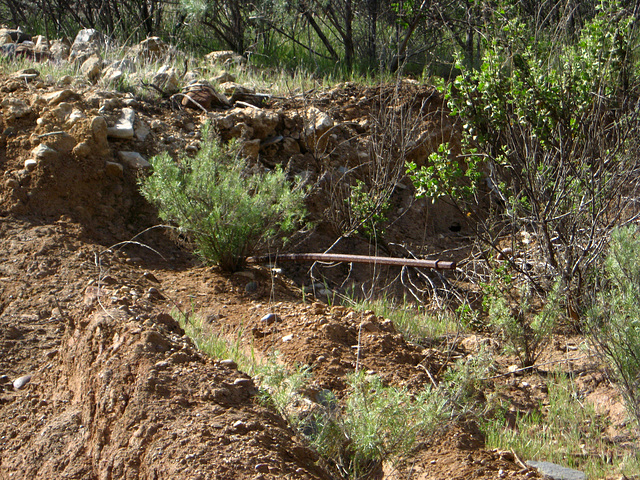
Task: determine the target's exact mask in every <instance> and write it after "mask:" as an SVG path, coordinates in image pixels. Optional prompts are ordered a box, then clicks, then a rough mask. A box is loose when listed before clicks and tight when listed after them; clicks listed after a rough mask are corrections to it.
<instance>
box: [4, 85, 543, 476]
mask: <svg viewBox="0 0 640 480" xmlns="http://www.w3.org/2000/svg"><path fill="white" fill-rule="evenodd" d="M411 88H412V89H413V90H411V91H412V92H414V93H415V90H421V89H422V93H423V94H424V95H426V94H427V93H428V91H431V90H430V89H426V88H424V87H420V86H415V85H414V86H412V87H411ZM63 90H64V88H63V87H58V86H55V85H49V84H46V83H42V84H39V85H34V84H29V83H26V82H24V81H17V80H15V79H10V78H0V103H2V105H3V110H2V113H3V116H2V120H1V122H0V123H1V125H0V127H1V131H2V137H1V141H0V172H1V173H2V182H1V183H0V379H1V386H0V418H2V420H1V421H0V478H7V479H8V478H12V479H20V478H24V479H30V478H37V477H40V478H55V477H59V478H77V479H116V478H117V479H120V478H127V479H136V478H141V479H142V478H144V479H152V478H157V479H160V478H184V479H209V478H211V479H244V478H264V479H266V478H274V479H275V478H291V479H312V478H314V479H324V478H327V479H328V478H339V475H340V472H339V471H338V470H337V469H336V468H335V466H332V465H327V464H325V463H324V462H323V461H322V460H321V459H320V458H319V456H318V454H317V453H316V452H315V451H313V450H312V449H310V448H309V447H308V446H306V445H305V443H304V441H303V439H301V438H300V436H299V435H298V434H296V432H295V431H294V430H293V429H292V428H291V427H290V426H289V425H287V423H286V421H285V420H284V418H283V417H282V416H281V415H279V414H278V413H277V412H276V411H275V409H273V408H272V407H270V406H265V405H264V404H263V403H262V402H261V401H260V399H259V395H258V390H257V388H256V385H255V384H254V382H253V380H252V379H251V378H249V377H248V376H247V375H246V374H244V373H242V372H240V371H238V370H237V368H236V367H235V365H234V364H232V363H230V362H226V361H222V359H210V358H206V357H205V356H203V355H202V354H201V353H200V352H198V351H197V349H196V348H195V347H194V345H193V344H192V342H191V341H190V340H189V339H188V338H187V337H186V336H185V335H184V332H183V331H182V330H181V328H180V327H179V326H178V324H177V323H176V321H175V319H174V318H172V317H171V314H172V312H173V313H175V311H176V308H179V309H182V310H183V311H187V312H193V313H197V314H200V315H204V316H206V318H208V319H209V322H210V324H211V325H212V327H213V328H214V329H219V331H221V332H222V331H224V332H227V333H232V334H235V333H237V332H239V331H241V332H243V335H244V336H243V338H244V340H245V341H246V345H247V347H248V348H252V349H254V351H255V352H256V354H257V355H262V356H265V357H266V356H268V355H270V354H272V353H273V352H274V351H276V350H277V351H278V352H280V353H281V358H282V361H283V362H285V363H287V364H289V365H294V364H303V365H308V366H310V367H311V368H312V370H313V381H312V384H311V386H310V388H309V391H308V392H305V395H306V396H307V398H308V400H309V401H310V402H315V401H317V398H315V395H316V394H317V393H318V392H320V391H321V390H323V389H331V390H333V391H334V392H335V393H336V395H337V396H338V397H339V396H340V395H341V394H342V392H343V389H344V387H345V383H344V381H345V376H346V375H347V374H348V373H349V372H352V371H353V370H354V369H355V368H356V366H357V367H358V368H363V369H367V370H371V371H374V372H376V373H378V374H379V375H380V376H381V377H382V378H383V379H384V380H385V381H387V382H389V383H390V384H393V385H397V386H406V387H408V388H409V389H417V388H420V387H422V386H424V385H426V384H429V382H430V381H432V380H431V379H430V377H431V378H433V379H437V378H438V377H439V375H440V374H441V372H442V368H443V366H444V364H445V362H446V359H444V358H441V356H440V355H439V354H438V353H437V352H436V351H433V350H430V349H425V348H422V347H419V346H415V345H412V344H410V343H408V342H406V341H405V339H404V338H403V337H402V336H401V335H400V334H398V333H397V332H396V330H395V328H394V326H393V324H392V323H390V322H389V321H388V320H385V319H383V318H378V317H376V316H375V315H374V314H372V313H366V314H361V313H355V312H352V311H350V310H349V309H346V308H342V307H333V308H330V307H328V306H327V305H325V304H322V303H320V302H316V301H315V300H313V299H310V298H306V297H305V298H304V301H303V293H302V291H301V290H300V289H299V288H298V287H297V286H296V285H295V284H294V283H293V282H291V281H290V280H289V279H288V278H287V276H286V275H282V276H279V277H277V278H275V279H274V277H273V276H272V275H271V272H270V271H269V270H268V269H265V268H262V267H253V268H251V269H249V270H248V271H246V272H242V273H241V274H235V275H222V274H220V273H219V272H217V271H216V270H215V269H212V268H204V267H201V266H200V265H199V264H198V262H197V261H196V260H195V259H193V258H192V257H191V256H190V255H189V254H188V253H186V252H184V251H182V250H181V249H179V248H178V247H176V246H175V245H174V243H172V242H171V240H170V239H169V237H168V236H166V235H165V234H164V233H161V232H158V231H151V232H148V233H145V234H143V235H142V236H140V237H136V242H140V244H142V243H144V244H145V245H147V246H148V247H151V248H153V250H154V251H152V250H150V249H149V248H144V247H142V246H140V244H138V243H135V244H133V243H128V244H119V245H116V244H117V243H118V242H123V241H127V240H130V239H131V238H132V237H133V236H134V235H136V234H137V233H139V232H141V231H142V230H144V229H145V228H147V227H149V226H152V225H155V224H157V223H158V220H157V219H156V218H155V217H154V213H153V210H152V209H151V208H150V207H149V206H148V205H147V204H146V203H145V202H144V201H143V199H142V198H141V197H140V196H139V195H138V194H137V192H136V177H137V175H138V174H139V172H138V171H137V170H136V169H135V168H133V167H131V166H129V165H127V164H125V163H123V162H122V161H121V160H120V159H119V157H118V152H120V151H137V152H140V153H142V154H143V155H145V156H148V155H152V154H154V153H157V152H158V151H160V150H162V149H165V148H170V149H171V148H172V149H174V150H175V149H179V148H184V146H185V145H186V144H187V143H188V142H189V141H191V140H192V139H193V137H194V134H193V133H194V130H195V128H196V126H197V125H198V124H199V123H200V122H201V121H202V118H201V117H200V116H198V115H197V114H194V113H193V112H188V111H176V110H175V108H174V107H172V106H170V105H153V104H151V103H150V102H145V101H144V100H139V99H132V98H129V97H123V96H117V95H114V94H111V93H105V92H97V91H95V89H93V88H92V87H88V86H85V87H82V86H78V87H76V88H75V89H74V90H73V91H72V92H71V94H70V95H67V97H66V99H65V101H61V102H57V103H56V102H52V100H51V99H52V98H55V95H56V94H58V93H59V92H61V91H63ZM371 94H372V92H367V91H359V90H357V89H356V88H355V87H353V86H348V87H346V88H345V89H343V90H340V91H336V92H333V93H332V94H331V95H333V96H334V97H335V98H338V97H340V98H344V99H345V100H344V101H343V103H341V104H339V103H336V102H334V100H335V98H333V97H328V98H325V99H324V100H323V101H325V102H327V103H330V104H332V105H334V107H333V108H337V109H338V110H339V111H344V115H345V118H346V117H347V114H348V112H353V111H355V110H357V108H362V106H361V105H360V106H358V105H356V100H357V99H358V98H361V97H367V96H368V95H371ZM106 100H109V101H111V100H113V101H112V102H111V103H109V105H111V107H109V108H112V110H109V108H107V109H106V110H107V113H98V110H99V109H100V108H102V107H104V106H105V101H106ZM332 102H333V103H332ZM294 103H295V102H294ZM61 104H65V105H63V106H62V107H61V106H60V105H61ZM292 105H293V106H292V107H290V108H292V109H293V110H291V111H294V110H295V109H297V108H299V107H297V106H295V105H294V104H293V103H292ZM318 105H319V106H322V105H323V104H322V102H320V103H319V104H318ZM335 105H337V106H335ZM69 107H70V108H69ZM127 107H130V108H133V109H134V110H135V111H136V112H137V115H138V123H137V125H140V124H142V123H144V124H146V125H148V126H149V127H150V130H151V133H150V134H149V135H147V136H146V137H145V138H144V139H141V138H138V137H135V138H131V139H126V140H118V139H114V138H108V137H107V136H106V135H105V134H104V132H103V130H104V126H103V125H102V124H101V123H100V121H98V122H97V121H96V120H95V118H96V117H99V116H104V118H105V122H106V123H109V124H112V123H113V122H114V121H115V120H117V119H118V118H119V117H120V114H121V112H122V110H123V109H124V108H127ZM273 108H278V109H283V108H284V109H286V108H289V107H287V106H286V105H274V106H273ZM76 109H77V110H78V111H80V112H81V113H82V114H83V115H84V117H81V118H80V119H79V120H77V121H76V123H73V125H71V124H70V123H69V115H68V114H67V113H65V112H68V111H74V110H76ZM278 111H279V112H282V110H278ZM284 112H285V113H286V112H288V110H284ZM362 115H364V113H362ZM334 116H335V117H336V118H337V117H338V115H337V114H334ZM351 118H352V119H353V118H355V117H354V114H352V117H351ZM96 122H97V123H100V124H99V125H98V124H97V123H96ZM140 122H142V123H140ZM154 122H156V123H154ZM158 122H160V123H158ZM70 125H71V126H70ZM152 125H155V127H152ZM59 132H67V133H68V135H69V136H71V137H72V138H71V139H69V138H68V137H67V136H65V135H62V134H60V133H59ZM169 137H171V139H169V140H168V138H169ZM338 140H339V139H337V140H336V139H334V141H338ZM65 142H66V143H65ZM40 145H45V146H47V147H49V148H51V149H52V150H53V153H51V152H48V151H47V152H44V153H42V154H40V153H38V154H34V148H37V147H38V146H40ZM78 145H83V146H81V147H80V148H79V147H78ZM280 153H282V152H280ZM38 155H40V156H38ZM264 155H267V153H265V154H264ZM34 158H35V159H36V160H37V161H36V164H35V165H33V164H29V165H27V164H25V161H26V160H30V159H34ZM269 158H271V157H269ZM273 158H277V155H274V156H273ZM116 163H117V164H119V165H120V167H118V166H117V165H115V164H116ZM318 211H321V209H318ZM444 227H446V224H444ZM433 228H436V227H433ZM413 233H415V232H413ZM326 235H328V234H326ZM322 238H323V236H322V234H319V235H318V237H317V238H316V239H315V240H310V241H308V242H307V244H306V246H308V245H310V244H311V245H313V244H314V242H315V245H322ZM446 241H448V240H446V239H443V237H442V236H441V237H440V238H439V239H438V238H436V240H435V241H434V243H433V245H437V244H438V243H437V242H446ZM110 246H111V248H109V247H110ZM304 246H305V245H304V244H303V247H304ZM301 248H302V247H301ZM156 252H158V253H160V254H161V255H162V257H160V256H158V255H157V254H156ZM285 273H286V272H285ZM249 283H253V286H252V288H248V284H249ZM266 313H275V314H277V316H278V320H277V321H275V322H273V323H269V324H268V323H266V322H264V321H261V319H262V318H263V317H264V315H265V314H266ZM358 337H360V342H358ZM358 343H360V350H359V351H356V350H355V349H354V345H356V346H357V344H358ZM427 372H428V373H427ZM26 376H29V377H26ZM17 379H22V380H21V381H20V382H14V380H17ZM536 475H537V474H536V473H534V472H533V471H531V470H529V469H526V468H522V466H521V465H519V464H518V463H517V462H516V460H515V459H514V457H513V456H512V455H509V454H508V453H505V452H489V451H486V450H484V449H483V439H482V436H481V435H480V434H479V432H478V431H477V428H476V427H474V426H473V425H464V424H457V425H449V426H443V429H442V431H441V432H439V433H438V434H437V435H435V436H434V437H433V438H431V439H425V440H424V442H423V444H422V445H421V447H420V449H419V450H418V451H417V452H416V454H415V457H414V458H413V459H409V460H408V461H407V463H406V464H403V465H400V466H398V467H397V468H391V466H388V465H386V466H384V469H380V470H378V471H376V472H375V477H377V478H389V479H400V478H420V479H436V478H460V479H462V478H482V479H498V478H505V477H508V478H532V477H535V476H536Z"/></svg>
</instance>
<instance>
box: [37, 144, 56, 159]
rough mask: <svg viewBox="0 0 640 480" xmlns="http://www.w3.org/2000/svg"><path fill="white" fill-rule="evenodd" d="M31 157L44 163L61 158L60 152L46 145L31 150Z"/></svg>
mask: <svg viewBox="0 0 640 480" xmlns="http://www.w3.org/2000/svg"><path fill="white" fill-rule="evenodd" d="M31 155H32V156H33V158H34V159H36V160H43V161H50V160H56V159H57V158H59V157H60V153H59V152H57V151H55V150H54V149H53V148H51V147H49V146H47V145H44V144H41V145H38V146H37V147H36V148H34V149H33V150H31Z"/></svg>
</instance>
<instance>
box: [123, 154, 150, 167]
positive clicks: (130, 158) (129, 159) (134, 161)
mask: <svg viewBox="0 0 640 480" xmlns="http://www.w3.org/2000/svg"><path fill="white" fill-rule="evenodd" d="M118 155H119V156H120V159H121V160H122V161H123V162H124V163H125V164H126V165H128V166H129V167H131V168H135V169H146V168H151V164H150V163H149V162H147V161H146V160H145V159H144V157H143V156H142V155H140V154H139V153H138V152H118Z"/></svg>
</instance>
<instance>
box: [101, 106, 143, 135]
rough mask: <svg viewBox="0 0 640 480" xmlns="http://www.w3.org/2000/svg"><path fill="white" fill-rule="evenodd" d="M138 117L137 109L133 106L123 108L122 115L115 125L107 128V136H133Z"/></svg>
mask: <svg viewBox="0 0 640 480" xmlns="http://www.w3.org/2000/svg"><path fill="white" fill-rule="evenodd" d="M135 119H136V111H135V110H133V109H132V108H123V109H122V116H121V117H120V119H119V120H118V121H117V122H116V124H115V125H114V126H113V127H109V128H107V136H108V137H112V138H120V139H125V140H126V139H130V138H133V124H134V122H135Z"/></svg>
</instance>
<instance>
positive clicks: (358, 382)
mask: <svg viewBox="0 0 640 480" xmlns="http://www.w3.org/2000/svg"><path fill="white" fill-rule="evenodd" d="M349 387H350V391H349V394H348V396H347V397H346V399H345V406H344V409H343V410H342V411H341V412H340V411H333V412H329V414H328V415H327V416H326V417H325V418H324V419H321V418H318V419H317V421H318V426H319V428H318V429H317V432H316V434H315V436H314V438H312V439H311V440H312V443H313V444H314V446H315V447H316V448H317V449H318V451H319V452H320V453H321V454H323V455H324V456H325V458H330V459H332V460H333V461H334V462H336V463H337V464H338V465H340V466H341V468H342V469H344V470H346V471H347V472H348V474H349V477H350V478H364V477H366V475H367V474H369V473H371V472H373V471H375V470H376V469H377V468H379V466H380V465H381V463H382V461H389V460H390V461H392V462H393V461H395V460H398V459H400V458H401V457H402V456H404V455H407V454H409V453H410V452H411V451H412V450H413V449H414V448H415V447H416V446H417V445H418V442H419V440H420V439H421V438H423V436H424V435H426V434H429V433H431V432H432V431H433V430H435V428H436V426H437V425H438V424H439V423H441V422H442V421H444V420H445V419H446V418H447V416H449V415H450V413H447V407H446V399H445V397H444V396H443V395H442V393H441V392H440V391H439V390H435V389H431V388H427V389H425V390H423V391H421V392H419V393H417V394H415V395H412V394H410V393H409V392H407V391H406V390H405V389H401V388H395V387H391V386H385V385H384V384H383V381H382V379H381V378H380V377H378V376H376V375H373V376H370V375H366V374H364V373H363V372H359V373H355V374H353V375H352V376H351V377H350V379H349ZM341 444H342V445H341ZM340 445H341V446H340Z"/></svg>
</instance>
